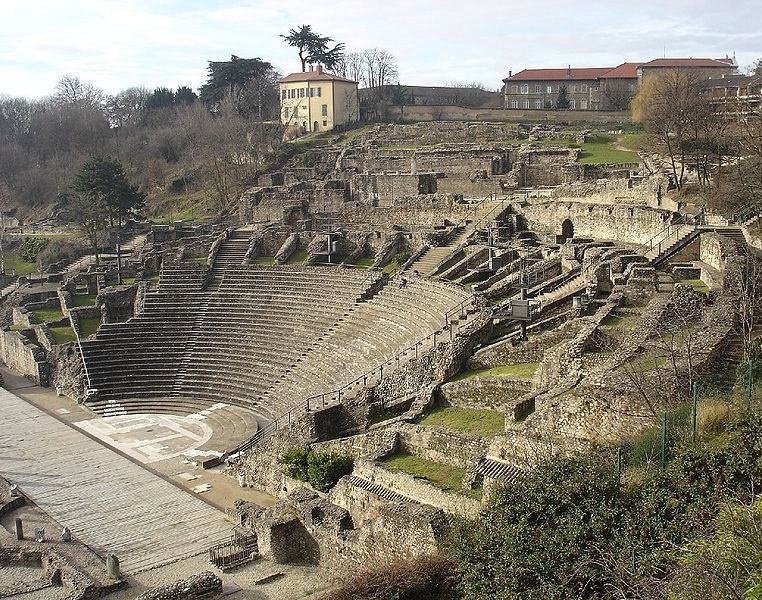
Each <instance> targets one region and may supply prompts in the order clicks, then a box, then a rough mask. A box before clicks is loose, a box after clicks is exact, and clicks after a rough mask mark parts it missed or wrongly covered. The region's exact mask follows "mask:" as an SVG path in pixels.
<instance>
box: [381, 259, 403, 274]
mask: <svg viewBox="0 0 762 600" xmlns="http://www.w3.org/2000/svg"><path fill="white" fill-rule="evenodd" d="M399 268H400V266H399V265H398V264H397V263H396V262H394V261H391V262H389V264H388V265H386V266H385V267H384V269H383V271H384V273H389V275H394V274H395V273H396V272H397V269H399Z"/></svg>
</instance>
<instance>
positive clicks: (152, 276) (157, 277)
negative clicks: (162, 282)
mask: <svg viewBox="0 0 762 600" xmlns="http://www.w3.org/2000/svg"><path fill="white" fill-rule="evenodd" d="M150 279H151V281H159V275H151V277H150Z"/></svg>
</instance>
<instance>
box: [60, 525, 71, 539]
mask: <svg viewBox="0 0 762 600" xmlns="http://www.w3.org/2000/svg"><path fill="white" fill-rule="evenodd" d="M61 541H62V542H70V541H71V529H69V528H68V527H64V528H63V531H62V532H61Z"/></svg>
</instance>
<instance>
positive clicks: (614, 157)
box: [577, 142, 640, 165]
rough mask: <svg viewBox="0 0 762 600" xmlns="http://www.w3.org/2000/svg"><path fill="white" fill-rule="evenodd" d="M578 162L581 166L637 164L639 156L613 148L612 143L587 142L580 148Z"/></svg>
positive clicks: (635, 153)
mask: <svg viewBox="0 0 762 600" xmlns="http://www.w3.org/2000/svg"><path fill="white" fill-rule="evenodd" d="M581 148H582V152H580V155H579V160H578V161H577V162H579V163H580V164H583V165H593V164H615V165H620V164H624V163H638V162H640V156H639V155H638V153H637V152H630V151H629V150H619V149H618V148H614V144H613V142H587V143H585V144H582V146H581Z"/></svg>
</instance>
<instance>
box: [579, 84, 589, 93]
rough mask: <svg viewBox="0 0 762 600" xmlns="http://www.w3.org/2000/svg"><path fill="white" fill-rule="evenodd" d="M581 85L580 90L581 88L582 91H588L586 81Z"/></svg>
mask: <svg viewBox="0 0 762 600" xmlns="http://www.w3.org/2000/svg"><path fill="white" fill-rule="evenodd" d="M579 87H580V90H579V91H580V92H587V84H586V83H583V84H582V85H580V86H579Z"/></svg>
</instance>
